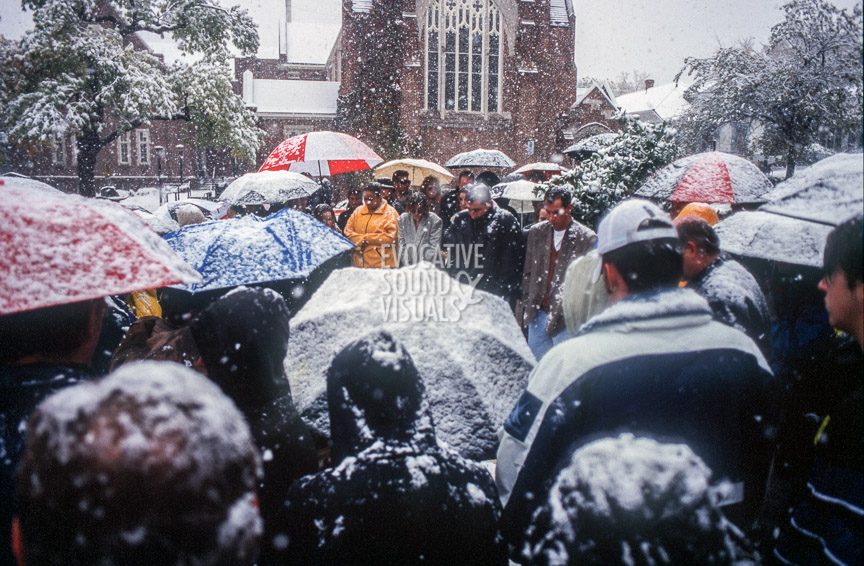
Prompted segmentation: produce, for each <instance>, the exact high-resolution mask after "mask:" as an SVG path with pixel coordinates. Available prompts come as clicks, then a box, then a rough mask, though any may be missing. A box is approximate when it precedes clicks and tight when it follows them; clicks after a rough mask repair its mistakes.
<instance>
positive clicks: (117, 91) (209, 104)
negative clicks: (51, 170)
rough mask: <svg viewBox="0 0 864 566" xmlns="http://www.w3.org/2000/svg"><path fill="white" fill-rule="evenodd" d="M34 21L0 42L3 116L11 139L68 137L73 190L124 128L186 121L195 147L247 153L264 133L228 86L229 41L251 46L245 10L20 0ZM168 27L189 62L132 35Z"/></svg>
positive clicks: (125, 1)
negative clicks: (16, 37)
mask: <svg viewBox="0 0 864 566" xmlns="http://www.w3.org/2000/svg"><path fill="white" fill-rule="evenodd" d="M22 5H23V7H24V8H27V9H29V10H32V12H33V21H34V23H35V27H34V29H33V30H32V31H30V32H28V33H27V34H26V35H25V36H24V37H23V38H22V39H21V40H20V41H18V42H14V43H6V44H4V45H3V46H0V68H2V70H0V81H2V82H0V85H2V90H0V103H2V104H3V107H4V112H3V114H2V117H0V121H2V129H3V130H5V131H6V132H7V134H8V135H9V137H10V139H11V140H12V141H15V142H19V143H28V142H30V143H32V142H34V141H38V142H47V141H49V140H51V139H52V138H53V137H54V136H56V135H60V134H63V135H70V134H71V135H75V137H76V140H77V141H76V144H77V151H78V165H77V167H78V182H79V192H80V193H81V194H84V195H88V196H92V195H93V194H94V192H95V180H94V166H95V163H96V156H97V155H98V153H99V151H100V150H101V149H102V148H104V147H105V146H106V145H108V144H109V143H111V142H112V141H114V140H115V139H116V138H117V137H118V136H120V135H122V134H124V133H125V132H128V131H131V130H133V129H135V128H139V127H147V126H149V125H150V124H151V123H152V122H153V121H154V120H170V119H183V120H187V121H189V122H190V123H191V124H192V127H193V131H194V133H195V136H196V141H197V142H198V143H199V144H201V145H202V146H205V145H206V146H213V147H229V148H231V150H232V152H233V153H234V155H235V156H237V157H240V158H244V159H252V158H254V156H255V151H256V150H257V148H258V144H259V140H260V136H261V132H260V130H259V129H258V128H257V126H256V123H255V115H254V113H252V112H250V111H249V110H247V109H246V108H245V107H244V106H243V103H242V100H241V99H240V98H239V97H238V96H237V95H235V94H234V92H233V91H232V89H231V80H230V67H229V62H230V58H231V51H230V49H231V47H230V45H231V44H233V45H234V46H236V47H237V48H238V49H239V50H240V51H241V52H243V53H245V54H251V53H254V52H255V51H256V50H257V49H258V32H257V29H256V26H255V24H254V22H253V21H252V19H251V18H250V17H249V15H248V14H247V12H246V11H245V10H241V9H240V8H238V7H230V8H225V7H223V6H222V5H220V4H219V2H218V1H217V0H23V2H22ZM143 31H149V32H154V33H160V34H170V35H171V36H173V39H174V40H175V41H176V43H177V45H178V47H179V48H180V50H181V51H182V52H184V53H186V54H189V55H192V56H194V60H195V62H194V63H182V62H176V63H174V64H172V65H170V66H168V65H166V64H164V63H163V62H162V60H161V59H160V58H158V57H157V56H156V55H154V54H153V53H151V52H150V51H148V50H146V49H142V48H141V47H140V45H141V44H140V43H137V46H136V41H135V38H134V37H133V36H134V34H136V33H137V32H143Z"/></svg>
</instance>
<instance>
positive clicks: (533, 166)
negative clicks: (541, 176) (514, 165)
mask: <svg viewBox="0 0 864 566" xmlns="http://www.w3.org/2000/svg"><path fill="white" fill-rule="evenodd" d="M566 170H567V169H566V168H565V167H562V166H561V165H559V164H558V163H529V164H528V165H523V166H522V167H520V168H519V169H517V170H515V171H513V174H514V175H515V174H519V175H524V174H526V173H531V172H534V171H537V172H540V173H546V172H547V171H549V172H552V173H555V174H556V175H560V174H561V173H563V172H564V171H566Z"/></svg>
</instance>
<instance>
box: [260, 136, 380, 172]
mask: <svg viewBox="0 0 864 566" xmlns="http://www.w3.org/2000/svg"><path fill="white" fill-rule="evenodd" d="M382 161H384V160H383V159H381V157H380V156H379V155H378V154H377V153H375V152H374V151H372V149H371V148H370V147H369V146H368V145H366V144H365V143H363V142H362V141H360V140H358V139H357V138H355V137H352V136H349V135H348V134H343V133H341V132H309V133H306V134H300V135H299V136H294V137H292V138H288V139H287V140H285V141H283V142H282V143H280V144H279V145H277V146H276V149H274V150H273V152H272V153H271V154H270V155H269V156H268V157H267V159H266V160H264V164H263V165H261V168H260V169H259V171H279V170H283V171H294V172H297V173H309V174H310V175H313V176H315V177H324V176H328V175H338V174H340V173H350V172H352V171H363V170H365V169H372V168H374V167H375V166H376V165H378V164H379V163H381V162H382Z"/></svg>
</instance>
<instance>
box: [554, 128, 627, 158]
mask: <svg viewBox="0 0 864 566" xmlns="http://www.w3.org/2000/svg"><path fill="white" fill-rule="evenodd" d="M617 137H618V134H613V133H605V134H597V135H595V136H590V137H587V138H584V139H581V140H579V141H578V142H576V143H574V144H573V145H571V146H570V147H568V148H567V149H565V150H564V151H563V153H564V154H566V155H569V156H571V157H580V158H583V159H584V158H586V157H588V156H590V155H591V154H592V153H597V152H598V151H600V150H601V149H604V148H607V147H609V146H610V145H612V142H614V141H615V138H617Z"/></svg>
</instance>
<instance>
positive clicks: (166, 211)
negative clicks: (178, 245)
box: [120, 198, 228, 220]
mask: <svg viewBox="0 0 864 566" xmlns="http://www.w3.org/2000/svg"><path fill="white" fill-rule="evenodd" d="M124 202H125V201H124ZM124 202H121V203H120V204H124ZM186 204H191V205H194V206H196V207H198V208H199V209H201V212H203V213H204V216H206V217H207V218H209V219H211V220H218V219H219V218H221V217H222V216H224V215H225V213H226V212H228V205H227V204H226V203H224V202H217V201H212V200H206V199H201V198H187V199H183V200H175V201H171V202H166V203H165V204H163V205H162V206H160V207H159V208H157V209H156V210H155V212H153V215H154V216H156V217H158V218H161V219H163V220H177V217H176V216H177V215H176V211H177V209H178V208H180V207H181V206H183V205H186ZM141 208H144V207H141Z"/></svg>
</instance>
